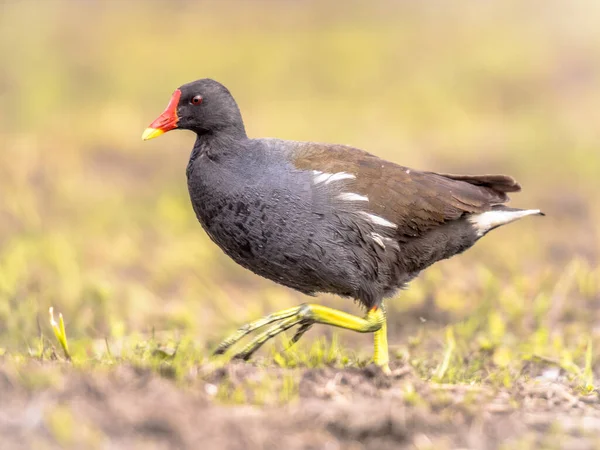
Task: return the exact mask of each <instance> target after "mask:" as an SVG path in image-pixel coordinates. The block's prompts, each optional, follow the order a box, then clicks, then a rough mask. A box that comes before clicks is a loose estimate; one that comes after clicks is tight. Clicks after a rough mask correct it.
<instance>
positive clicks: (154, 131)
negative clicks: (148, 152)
mask: <svg viewBox="0 0 600 450" xmlns="http://www.w3.org/2000/svg"><path fill="white" fill-rule="evenodd" d="M161 134H164V131H163V130H159V129H158V128H146V129H145V130H144V132H143V133H142V140H143V141H147V140H149V139H154V138H155V137H158V136H160V135H161Z"/></svg>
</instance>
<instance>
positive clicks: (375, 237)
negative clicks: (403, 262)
mask: <svg viewBox="0 0 600 450" xmlns="http://www.w3.org/2000/svg"><path fill="white" fill-rule="evenodd" d="M371 237H372V238H373V240H374V241H375V243H376V244H377V245H379V246H380V247H381V248H382V249H384V250H385V244H384V243H383V236H382V235H380V234H377V233H371Z"/></svg>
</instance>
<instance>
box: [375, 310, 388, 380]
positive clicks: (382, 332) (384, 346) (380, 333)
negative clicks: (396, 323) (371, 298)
mask: <svg viewBox="0 0 600 450" xmlns="http://www.w3.org/2000/svg"><path fill="white" fill-rule="evenodd" d="M379 309H380V310H381V311H382V313H383V322H382V323H381V328H380V329H379V330H377V331H375V333H374V341H375V349H374V351H373V362H374V363H375V364H376V365H378V366H379V367H381V368H382V369H383V371H384V372H385V373H387V374H389V373H391V371H390V366H389V362H390V355H389V352H388V342H387V318H386V314H385V306H384V304H383V302H381V306H380V307H379Z"/></svg>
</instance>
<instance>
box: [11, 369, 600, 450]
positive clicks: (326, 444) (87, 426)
mask: <svg viewBox="0 0 600 450" xmlns="http://www.w3.org/2000/svg"><path fill="white" fill-rule="evenodd" d="M291 373H293V377H294V380H295V381H296V382H297V391H296V394H297V396H296V397H295V399H294V400H292V401H290V402H284V403H283V404H277V403H271V404H267V405H261V406H259V405H249V404H248V402H246V403H245V404H231V399H228V400H227V399H223V398H220V397H219V390H220V389H221V388H223V387H225V388H226V389H227V391H228V392H235V391H236V390H237V389H238V388H243V387H244V386H247V385H248V383H252V382H254V383H256V382H260V380H261V379H262V378H264V377H269V380H279V382H274V383H273V384H271V385H270V389H272V390H274V391H277V390H280V389H281V388H282V386H283V385H285V383H286V381H285V380H286V377H290V376H292V375H291ZM188 378H189V379H188V380H187V381H185V382H181V381H178V382H176V381H173V380H170V379H167V378H165V377H161V376H160V375H157V374H156V373H155V372H153V371H151V370H149V369H141V368H135V367H129V366H121V367H117V368H113V369H108V370H104V369H99V370H95V371H94V372H93V373H91V372H83V371H79V370H77V369H76V368H72V367H70V366H65V365H60V364H57V363H45V364H37V363H31V364H28V365H26V366H18V367H17V366H11V365H8V364H4V365H2V367H0V404H1V408H0V435H1V436H2V446H1V447H2V448H3V449H20V448H48V449H54V448H108V449H116V448H128V449H135V448H144V449H163V448H165V449H167V448H168V449H197V448H207V449H213V448H214V449H280V448H286V449H342V448H343V449H379V450H385V449H398V448H400V449H402V448H407V449H408V448H411V449H412V448H417V449H421V448H436V449H437V448H476V449H495V448H499V447H500V446H501V445H505V446H506V445H508V446H509V447H508V448H513V446H517V445H521V446H524V448H541V447H545V446H548V445H550V444H552V445H555V446H556V444H557V443H559V444H560V445H559V448H573V449H575V448H577V449H585V448H590V449H591V448H597V447H595V446H596V445H598V443H599V441H598V437H597V436H598V435H599V434H600V402H599V399H598V396H597V395H591V396H590V395H586V396H583V395H577V394H575V393H574V392H573V390H572V389H570V388H569V386H568V385H567V384H565V383H562V382H560V380H559V379H555V380H547V379H541V378H539V377H538V378H537V379H530V381H525V380H524V381H522V382H520V383H518V384H517V385H515V386H513V387H512V388H510V389H498V390H492V389H488V388H484V387H480V386H460V385H458V386H457V385H452V386H450V385H442V384H434V383H430V382H426V381H422V380H420V379H418V378H417V377H416V376H415V375H414V373H413V372H412V370H411V369H410V368H409V367H408V366H403V365H395V366H393V375H392V376H391V377H390V376H386V375H384V374H383V373H381V371H380V370H379V369H378V368H376V367H373V366H369V367H366V368H363V369H359V368H346V369H335V368H322V369H299V370H297V371H290V370H287V369H279V368H261V367H257V366H254V365H249V364H243V363H238V364H230V365H228V366H226V367H225V368H221V369H217V370H213V369H209V368H208V367H207V366H198V367H196V368H195V370H194V371H193V373H191V374H190V376H189V377H188ZM254 386H256V384H254ZM525 444H527V445H525Z"/></svg>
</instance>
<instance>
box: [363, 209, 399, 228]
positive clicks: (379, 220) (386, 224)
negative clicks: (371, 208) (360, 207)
mask: <svg viewBox="0 0 600 450" xmlns="http://www.w3.org/2000/svg"><path fill="white" fill-rule="evenodd" d="M361 214H362V215H363V216H365V217H366V218H367V219H369V220H370V221H371V222H373V223H374V224H375V225H381V226H382V227H389V228H398V225H396V224H395V223H392V222H390V221H389V220H385V219H384V218H383V217H379V216H376V215H375V214H369V213H368V212H364V211H361Z"/></svg>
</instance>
